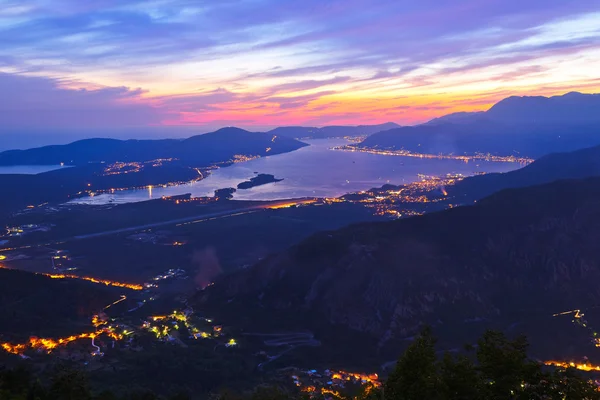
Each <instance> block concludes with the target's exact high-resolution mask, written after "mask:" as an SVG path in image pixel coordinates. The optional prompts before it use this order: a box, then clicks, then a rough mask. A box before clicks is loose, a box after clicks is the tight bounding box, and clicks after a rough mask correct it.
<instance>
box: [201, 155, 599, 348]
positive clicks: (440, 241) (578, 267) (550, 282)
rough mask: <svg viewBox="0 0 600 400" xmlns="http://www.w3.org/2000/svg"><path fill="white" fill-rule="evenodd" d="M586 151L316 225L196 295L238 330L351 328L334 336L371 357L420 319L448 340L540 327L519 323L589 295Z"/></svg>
mask: <svg viewBox="0 0 600 400" xmlns="http://www.w3.org/2000/svg"><path fill="white" fill-rule="evenodd" d="M598 160H600V146H598V147H595V148H590V149H583V150H579V151H576V152H572V153H562V154H553V155H549V156H546V157H543V158H541V159H540V160H538V161H535V162H534V163H532V164H531V165H529V166H527V167H525V168H523V169H521V170H517V171H514V172H509V173H506V174H490V175H484V176H478V177H473V178H468V179H465V180H464V181H463V182H461V183H458V184H457V185H456V186H455V187H449V188H447V190H448V192H449V195H450V196H451V197H453V200H457V199H458V200H464V199H466V198H469V200H473V199H478V201H477V202H476V203H475V204H474V205H471V206H463V207H458V208H453V209H450V210H446V211H441V212H435V213H430V214H426V215H424V216H420V217H411V218H407V219H401V220H397V221H391V222H379V223H363V224H358V225H352V226H349V227H347V228H343V229H340V230H337V231H329V232H322V233H318V234H316V235H313V236H312V237H310V238H308V239H307V240H305V241H303V242H301V243H299V244H298V245H296V246H293V247H291V248H289V249H288V250H286V251H284V252H281V253H278V254H275V255H272V256H271V257H268V258H266V259H265V260H263V261H261V262H260V263H258V264H256V265H254V266H253V267H251V268H247V269H244V270H241V271H237V272H234V273H232V274H230V275H228V276H225V277H223V278H222V279H221V280H220V281H217V282H216V284H215V285H214V286H212V287H210V288H208V289H207V290H205V291H204V292H201V293H200V294H199V296H198V298H197V302H198V303H200V304H202V307H205V308H207V309H209V310H213V311H214V312H215V313H221V315H222V317H223V318H225V319H226V318H235V319H236V320H237V321H238V322H239V323H244V324H246V328H247V329H254V330H256V329H259V328H258V326H260V328H262V329H271V330H274V331H289V330H311V331H312V332H315V333H316V334H317V338H318V339H319V340H323V341H324V343H327V346H335V342H336V340H338V339H336V338H339V336H340V335H345V336H347V337H348V338H353V337H356V339H355V340H356V341H353V340H354V339H349V341H348V342H344V346H359V345H360V346H365V343H369V342H370V343H371V344H372V346H374V347H373V348H375V349H380V350H381V351H382V352H383V353H382V354H380V356H381V357H384V356H385V354H384V353H385V351H384V350H383V349H385V348H388V347H389V346H391V347H393V348H395V347H396V346H402V344H403V343H405V342H404V339H406V338H410V337H412V335H414V334H415V333H416V332H417V331H418V330H419V329H420V327H421V326H422V325H423V324H430V325H433V326H435V327H437V329H439V330H441V336H442V337H443V338H444V339H446V340H447V343H448V345H454V346H456V345H460V344H461V343H460V342H457V341H456V337H460V340H462V341H464V340H467V339H466V338H468V337H469V332H475V331H477V332H481V330H482V329H484V328H487V327H494V328H500V329H504V330H507V329H512V328H514V327H515V326H517V325H518V326H521V327H522V329H523V330H525V332H524V333H528V334H530V335H532V337H537V338H539V337H540V335H544V334H546V336H548V335H547V332H542V331H541V330H540V327H539V326H537V327H536V326H535V325H536V324H533V326H532V324H531V321H534V320H535V321H538V322H539V319H540V318H546V317H549V316H551V315H552V314H553V313H556V312H559V311H564V310H569V309H573V308H586V307H589V306H593V305H596V304H598V302H599V301H600V290H598V288H597V287H596V286H597V285H596V284H595V281H596V280H597V279H600V268H598V266H599V265H600V249H599V248H598V246H597V245H596V243H597V241H598V240H599V239H600V212H599V210H600V200H599V199H600V177H599V176H600V161H598ZM564 178H570V179H564ZM577 178H584V179H577ZM524 186H527V187H524ZM509 187H513V188H512V189H506V188H509ZM502 189H504V190H502ZM496 190H499V191H498V192H496V193H494V194H492V195H490V196H488V197H485V198H483V199H481V196H482V195H487V194H488V192H495V191H496ZM331 332H336V335H333V336H332V335H331V334H330V333H331ZM557 334H558V333H557ZM356 335H359V336H356ZM453 335H456V336H455V337H454V338H452V336H453ZM546 339H547V340H550V338H549V337H547V338H546ZM547 350H548V349H547V348H546V351H547Z"/></svg>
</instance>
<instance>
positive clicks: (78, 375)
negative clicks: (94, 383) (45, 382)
mask: <svg viewBox="0 0 600 400" xmlns="http://www.w3.org/2000/svg"><path fill="white" fill-rule="evenodd" d="M48 398H50V399H52V400H90V399H91V398H92V395H91V393H90V389H89V385H88V381H87V377H86V376H85V375H84V374H83V372H81V371H78V370H74V369H68V368H67V369H61V370H58V372H57V373H56V374H55V375H54V377H53V378H52V381H51V383H50V389H49V391H48Z"/></svg>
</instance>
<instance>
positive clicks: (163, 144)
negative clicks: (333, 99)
mask: <svg viewBox="0 0 600 400" xmlns="http://www.w3.org/2000/svg"><path fill="white" fill-rule="evenodd" d="M304 146H306V144H304V143H302V142H299V141H297V140H294V139H290V138H286V137H275V135H272V134H268V133H260V132H249V131H246V130H244V129H239V128H233V127H230V128H222V129H219V130H217V131H215V132H210V133H206V134H203V135H196V136H192V137H190V138H188V139H183V140H174V139H163V140H117V139H85V140H79V141H77V142H73V143H71V144H66V145H55V146H44V147H38V148H34V149H29V150H9V151H5V152H2V153H0V165H56V164H60V163H64V164H65V165H84V164H88V163H102V162H104V163H113V162H117V161H118V162H143V161H149V160H157V159H178V160H180V161H182V162H184V163H186V164H191V165H194V166H196V167H205V166H209V165H211V164H215V163H221V162H226V161H229V160H232V159H233V158H234V156H236V155H246V156H250V155H251V156H265V155H272V154H279V153H285V152H289V151H294V150H297V149H299V148H301V147H304Z"/></svg>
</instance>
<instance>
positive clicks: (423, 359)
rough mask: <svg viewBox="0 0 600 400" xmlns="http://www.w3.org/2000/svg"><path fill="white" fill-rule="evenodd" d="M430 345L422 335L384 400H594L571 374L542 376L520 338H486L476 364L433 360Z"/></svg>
mask: <svg viewBox="0 0 600 400" xmlns="http://www.w3.org/2000/svg"><path fill="white" fill-rule="evenodd" d="M434 344H435V341H434V339H433V337H432V336H431V331H430V330H429V329H428V328H427V329H424V330H423V332H422V333H421V335H420V336H419V337H418V338H417V339H416V340H415V341H414V342H413V343H412V344H411V345H410V346H409V347H408V349H407V350H406V351H405V353H404V354H403V355H402V356H401V357H400V359H399V360H398V363H397V365H396V369H395V370H394V371H393V372H392V373H391V374H390V376H389V378H388V380H387V382H386V383H385V385H384V389H385V397H384V398H385V399H389V400H404V399H407V400H408V399H434V400H487V399H493V400H513V399H514V400H526V399H527V400H529V399H544V400H545V399H548V400H554V399H560V400H600V392H599V391H598V389H597V387H596V386H595V384H594V383H593V382H591V381H590V380H587V379H585V378H583V377H582V376H581V375H580V374H579V373H578V372H577V371H576V370H574V369H567V370H560V369H559V370H556V371H554V372H552V373H548V372H545V371H543V370H542V366H541V365H540V364H539V363H536V362H534V361H531V360H529V359H528V357H527V348H528V343H527V340H526V338H525V337H517V338H516V339H514V340H509V339H508V338H507V337H506V336H505V335H504V334H502V333H500V332H495V331H488V332H486V333H485V334H484V335H483V337H482V338H481V339H480V340H479V342H478V346H477V352H476V357H475V358H476V362H473V361H472V360H471V359H470V358H469V357H467V356H465V355H458V356H452V355H450V354H448V353H447V354H445V355H444V357H443V358H442V359H441V360H436V358H435V348H434Z"/></svg>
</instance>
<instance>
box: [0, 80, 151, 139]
mask: <svg viewBox="0 0 600 400" xmlns="http://www.w3.org/2000/svg"><path fill="white" fill-rule="evenodd" d="M0 92H2V93H3V94H4V95H3V96H2V97H0V126H1V127H2V129H4V130H8V129H11V128H12V129H14V128H44V127H53V128H56V127H78V128H86V127H95V128H100V127H130V126H147V125H152V124H158V123H160V121H161V116H160V113H159V111H158V110H157V109H155V108H154V107H152V106H150V105H149V104H147V103H142V102H140V96H141V94H142V93H143V92H142V91H141V90H139V89H137V90H131V89H128V88H125V87H114V88H100V89H93V90H88V89H67V88H64V87H62V86H61V82H60V81H58V80H54V79H50V78H41V77H29V76H21V75H15V74H6V73H0Z"/></svg>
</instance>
